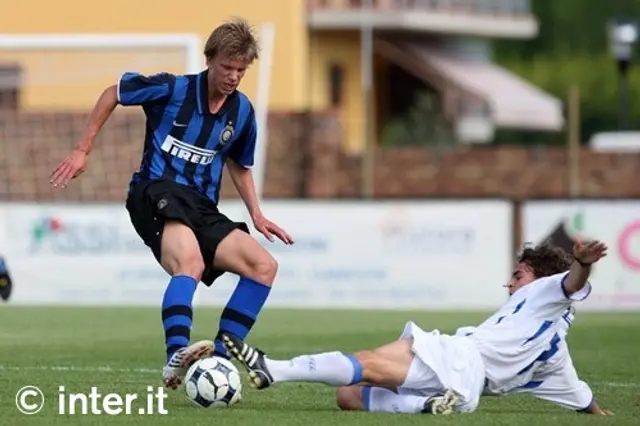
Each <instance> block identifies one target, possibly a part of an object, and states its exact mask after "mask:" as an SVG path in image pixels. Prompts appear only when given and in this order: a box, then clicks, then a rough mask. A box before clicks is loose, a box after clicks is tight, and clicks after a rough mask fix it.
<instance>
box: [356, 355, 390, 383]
mask: <svg viewBox="0 0 640 426" xmlns="http://www.w3.org/2000/svg"><path fill="white" fill-rule="evenodd" d="M353 356H354V357H355V358H356V359H357V360H358V362H360V365H361V366H362V381H363V382H368V383H376V384H377V383H380V382H382V381H383V380H384V377H383V376H384V373H383V371H382V370H383V366H382V365H381V363H382V362H383V361H384V360H382V359H381V358H380V356H379V355H378V354H377V353H376V352H375V351H373V350H364V351H359V352H356V353H354V354H353Z"/></svg>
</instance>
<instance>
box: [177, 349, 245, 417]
mask: <svg viewBox="0 0 640 426" xmlns="http://www.w3.org/2000/svg"><path fill="white" fill-rule="evenodd" d="M184 383H185V386H184V387H185V392H186V393H187V398H189V400H191V402H193V403H194V404H196V405H199V406H200V407H231V406H232V405H234V404H235V403H236V402H238V401H239V400H240V399H241V397H242V382H241V380H240V373H239V372H238V369H237V368H236V367H235V365H233V364H232V363H231V361H229V360H227V359H224V358H220V357H217V356H214V357H211V358H204V359H201V360H198V361H196V362H195V363H194V364H193V365H192V366H191V367H190V368H189V371H187V375H186V376H185V381H184Z"/></svg>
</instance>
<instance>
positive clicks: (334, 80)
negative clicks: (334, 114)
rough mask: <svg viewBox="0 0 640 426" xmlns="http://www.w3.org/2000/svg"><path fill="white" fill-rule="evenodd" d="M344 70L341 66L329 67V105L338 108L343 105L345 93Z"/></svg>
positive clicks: (333, 65)
mask: <svg viewBox="0 0 640 426" xmlns="http://www.w3.org/2000/svg"><path fill="white" fill-rule="evenodd" d="M343 86H344V68H343V66H342V65H340V64H335V63H334V64H331V65H330V66H329V105H330V106H331V107H332V108H338V107H340V106H341V105H342V95H343V91H344V88H343Z"/></svg>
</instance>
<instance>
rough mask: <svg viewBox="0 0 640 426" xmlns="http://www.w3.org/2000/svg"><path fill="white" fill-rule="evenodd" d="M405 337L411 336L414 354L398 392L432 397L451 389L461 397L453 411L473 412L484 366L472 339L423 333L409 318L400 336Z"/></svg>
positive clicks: (436, 332)
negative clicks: (458, 404)
mask: <svg viewBox="0 0 640 426" xmlns="http://www.w3.org/2000/svg"><path fill="white" fill-rule="evenodd" d="M407 337H411V338H413V346H412V350H413V353H414V354H415V357H414V359H413V362H412V363H411V367H410V368H409V373H408V374H407V379H406V380H405V382H404V384H403V385H402V386H401V388H400V389H398V393H400V394H419V395H425V396H427V395H428V396H431V395H435V394H438V393H442V392H444V391H446V390H447V389H452V390H454V391H456V392H458V393H459V394H460V396H461V403H460V406H459V407H457V408H456V411H458V412H471V411H474V410H475V409H476V408H477V407H478V402H479V401H480V395H482V391H483V389H484V382H485V374H484V372H485V369H484V363H483V362H482V358H481V356H480V353H479V352H478V350H477V349H476V347H475V345H474V343H473V341H472V340H471V339H469V338H467V337H464V336H448V335H444V334H440V332H439V331H438V330H433V331H431V332H426V331H424V330H422V329H421V328H420V327H418V326H417V325H416V324H415V323H413V322H412V321H409V322H408V323H407V324H406V325H405V327H404V331H403V333H402V336H401V338H407Z"/></svg>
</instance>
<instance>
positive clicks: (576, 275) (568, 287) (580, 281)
mask: <svg viewBox="0 0 640 426" xmlns="http://www.w3.org/2000/svg"><path fill="white" fill-rule="evenodd" d="M606 255H607V246H606V244H604V243H603V242H601V241H590V242H586V243H583V242H581V241H577V242H576V244H575V245H574V247H573V256H574V258H575V261H574V262H573V264H572V265H571V268H570V269H569V276H568V277H567V279H566V281H565V283H564V290H565V292H566V293H567V295H569V296H570V295H572V294H574V293H576V292H577V291H580V290H581V289H582V288H583V287H584V286H585V284H586V283H587V279H588V278H589V275H590V274H591V265H593V264H594V263H596V262H597V261H599V260H600V259H602V258H603V257H605V256H606Z"/></svg>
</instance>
